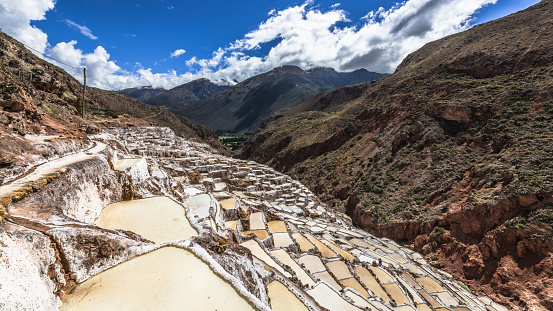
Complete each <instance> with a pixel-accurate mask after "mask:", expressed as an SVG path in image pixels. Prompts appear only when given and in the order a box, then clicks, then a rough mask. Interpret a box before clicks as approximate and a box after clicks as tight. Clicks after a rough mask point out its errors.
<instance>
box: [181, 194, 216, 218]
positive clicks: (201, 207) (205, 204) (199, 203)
mask: <svg viewBox="0 0 553 311" xmlns="http://www.w3.org/2000/svg"><path fill="white" fill-rule="evenodd" d="M185 203H186V205H187V206H188V207H189V208H190V210H191V211H192V213H194V214H196V215H197V216H198V217H199V218H206V217H209V207H210V206H211V197H210V196H209V194H205V193H204V194H199V195H195V196H192V197H190V198H188V200H186V201H185Z"/></svg>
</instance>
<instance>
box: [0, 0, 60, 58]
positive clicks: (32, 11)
mask: <svg viewBox="0 0 553 311" xmlns="http://www.w3.org/2000/svg"><path fill="white" fill-rule="evenodd" d="M54 5H55V0H18V1H13V0H0V28H2V31H4V32H5V33H7V34H8V35H10V36H12V37H14V38H16V39H17V40H19V41H20V42H22V43H24V44H26V45H27V46H30V47H32V48H33V49H35V50H37V51H39V52H41V53H44V52H45V50H46V47H47V44H48V36H47V35H46V33H44V32H43V31H42V30H40V29H38V28H37V27H35V26H32V25H31V21H37V20H43V19H45V17H44V15H45V14H46V12H47V11H49V10H51V9H53V8H54Z"/></svg>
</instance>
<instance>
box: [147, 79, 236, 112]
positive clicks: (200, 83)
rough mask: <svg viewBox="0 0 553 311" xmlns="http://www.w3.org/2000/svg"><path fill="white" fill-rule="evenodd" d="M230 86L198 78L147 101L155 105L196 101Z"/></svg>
mask: <svg viewBox="0 0 553 311" xmlns="http://www.w3.org/2000/svg"><path fill="white" fill-rule="evenodd" d="M228 88H229V86H227V85H217V84H215V83H213V82H211V81H209V80H208V79H198V80H194V81H191V82H188V83H186V84H183V85H179V86H177V87H175V88H172V89H170V90H168V91H165V92H163V93H160V94H158V95H157V96H155V97H153V98H151V99H150V100H148V101H145V102H147V103H148V104H150V105H154V106H168V107H171V105H172V104H175V103H179V102H194V101H198V100H202V99H206V98H208V97H211V96H213V95H215V94H217V93H220V92H222V91H224V90H226V89H228Z"/></svg>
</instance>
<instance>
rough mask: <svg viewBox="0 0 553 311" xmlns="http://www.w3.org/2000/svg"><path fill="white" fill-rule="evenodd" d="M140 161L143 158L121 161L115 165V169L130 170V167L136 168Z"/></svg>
mask: <svg viewBox="0 0 553 311" xmlns="http://www.w3.org/2000/svg"><path fill="white" fill-rule="evenodd" d="M140 160H142V158H129V159H119V160H117V162H116V163H115V166H114V168H115V170H117V171H124V170H126V169H128V168H129V167H132V166H134V165H135V164H136V163H138V161H140Z"/></svg>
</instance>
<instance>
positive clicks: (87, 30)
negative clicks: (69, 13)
mask: <svg viewBox="0 0 553 311" xmlns="http://www.w3.org/2000/svg"><path fill="white" fill-rule="evenodd" d="M63 22H64V23H65V24H66V25H67V26H69V27H71V28H73V29H75V30H77V31H79V32H80V33H81V34H82V35H84V36H85V37H88V38H89V39H92V40H96V39H98V37H96V36H95V35H93V34H92V31H91V30H90V28H88V27H86V26H83V25H79V24H77V23H75V22H74V21H72V20H70V19H64V20H63Z"/></svg>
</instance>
